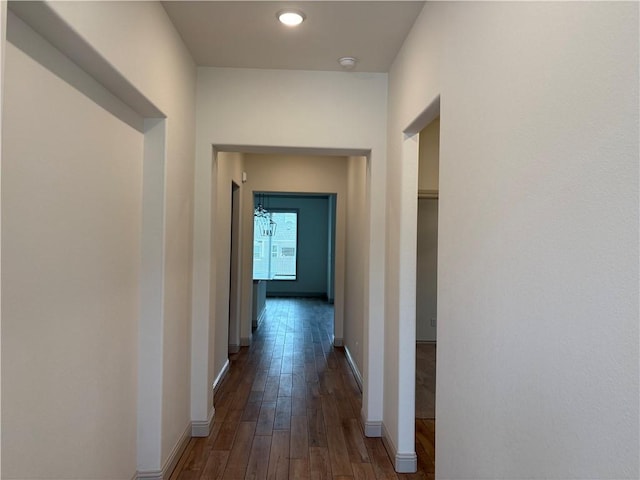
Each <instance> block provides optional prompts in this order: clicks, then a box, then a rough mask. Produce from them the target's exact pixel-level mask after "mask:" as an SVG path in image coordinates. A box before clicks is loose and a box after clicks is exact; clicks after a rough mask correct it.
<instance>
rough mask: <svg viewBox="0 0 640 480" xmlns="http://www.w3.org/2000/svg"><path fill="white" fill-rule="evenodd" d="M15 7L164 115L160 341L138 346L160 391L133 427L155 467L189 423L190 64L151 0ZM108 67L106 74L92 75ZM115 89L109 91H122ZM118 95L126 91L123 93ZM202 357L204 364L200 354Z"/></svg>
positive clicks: (141, 460)
mask: <svg viewBox="0 0 640 480" xmlns="http://www.w3.org/2000/svg"><path fill="white" fill-rule="evenodd" d="M16 8H18V6H16ZM19 8H20V9H23V8H24V9H35V10H38V9H40V10H42V9H45V10H46V11H48V12H53V15H54V16H55V18H56V22H57V23H56V25H58V24H61V25H62V26H61V27H60V28H58V27H56V29H58V30H60V31H58V32H56V31H53V32H51V31H50V32H49V33H52V34H56V33H60V35H61V37H60V38H62V39H63V40H64V38H67V39H68V38H69V37H68V34H69V32H72V33H71V34H72V35H73V36H77V37H79V38H81V39H82V43H83V44H86V45H87V46H88V48H87V49H85V50H84V53H85V54H87V52H89V55H90V58H87V57H85V58H84V60H85V61H86V63H87V64H88V66H89V67H91V65H93V66H94V67H96V65H97V67H96V68H93V69H92V71H93V72H94V74H96V75H98V80H99V81H101V82H102V81H103V80H104V81H105V84H107V83H109V82H108V81H107V80H109V78H110V79H113V78H114V74H113V72H114V71H116V72H117V75H115V77H117V78H118V79H120V80H122V81H121V82H120V85H126V86H127V88H129V94H130V93H131V92H135V93H134V94H133V96H134V97H135V96H137V97H139V98H144V101H143V102H142V103H143V104H145V105H146V106H147V107H149V106H151V107H149V108H147V111H155V112H161V114H162V115H161V116H164V117H166V118H167V120H166V121H167V131H166V145H165V147H166V149H165V151H166V158H164V161H165V170H164V175H165V178H166V183H165V189H164V192H163V197H164V201H163V206H162V212H161V214H162V222H163V223H162V225H163V228H162V229H161V230H160V231H159V232H155V235H156V237H157V236H158V235H160V236H161V237H162V238H161V245H162V247H163V250H161V254H162V255H163V257H162V264H161V265H160V268H159V271H160V272H161V273H160V274H161V275H162V281H161V283H162V284H163V285H164V290H163V296H162V298H161V300H160V302H161V304H160V305H159V309H160V311H161V312H162V318H161V321H160V325H162V327H161V329H162V331H161V332H154V333H156V334H157V338H159V339H160V341H161V343H160V345H159V346H158V348H157V350H154V351H145V352H138V353H139V354H140V355H143V356H144V355H147V356H149V355H151V356H153V355H155V362H154V364H156V365H158V364H160V365H161V377H160V378H158V379H157V381H155V380H154V381H153V382H152V383H153V385H152V387H153V388H152V389H151V390H147V389H145V390H144V391H140V392H139V394H140V395H151V396H152V397H153V398H156V399H157V398H160V401H159V406H158V409H159V410H160V411H158V412H157V413H158V415H157V417H156V418H157V419H158V420H157V422H156V423H155V424H154V425H149V426H148V427H149V428H148V429H147V428H142V429H140V430H139V434H140V435H141V437H140V440H139V444H140V445H144V446H145V447H148V451H147V450H145V452H144V455H142V452H141V451H140V450H139V452H138V453H139V456H138V469H140V470H142V471H147V472H157V471H159V470H160V469H161V468H162V466H163V465H164V464H165V463H166V461H167V460H168V459H169V456H170V454H171V453H172V452H173V451H174V448H175V447H176V446H177V445H178V444H179V442H180V441H181V439H182V438H183V436H184V434H185V433H188V430H187V429H188V428H189V426H190V402H189V394H190V382H189V380H190V374H189V372H190V363H191V358H190V342H191V336H190V332H191V330H190V326H189V319H190V316H191V267H192V263H191V262H192V256H191V246H192V210H193V172H194V162H193V159H194V132H195V126H194V120H195V115H194V112H195V103H194V100H195V66H194V63H193V60H192V59H191V57H190V55H189V53H188V51H187V50H186V48H185V47H184V45H183V43H182V41H181V39H180V37H179V35H178V34H177V32H176V31H175V29H174V28H173V25H172V24H171V22H170V21H169V19H168V17H167V15H166V13H165V11H164V9H163V8H162V6H161V5H160V4H159V3H156V2H49V3H47V4H46V5H44V6H41V5H40V4H34V5H33V6H31V5H20V6H19ZM38 15H39V14H38V12H36V14H35V17H36V18H35V20H36V21H37V20H38V19H39V20H40V22H39V24H40V26H42V27H43V28H47V26H48V25H47V22H43V21H42V20H43V18H45V17H42V16H40V17H39V18H38ZM47 18H48V17H47ZM49 25H50V24H49ZM65 29H66V30H65ZM62 30H65V31H62ZM114 32H117V35H116V34H114ZM65 36H66V37H65ZM64 43H65V42H64V41H62V42H61V44H63V45H64ZM77 45H79V42H72V44H67V45H66V46H67V47H69V49H70V52H71V53H73V51H72V50H73V49H74V48H76V47H77ZM76 53H77V52H76ZM109 69H110V71H111V73H110V75H111V77H109V78H107V77H104V78H102V77H100V76H99V75H101V74H102V73H104V72H105V71H106V70H109ZM105 75H106V74H105ZM110 85H113V83H110ZM116 90H117V91H114V92H113V93H115V94H116V95H120V94H123V92H122V91H121V90H118V89H116ZM123 98H131V95H128V94H127V92H125V94H123ZM62 111H63V112H65V110H64V109H62ZM148 233H149V232H148ZM147 247H148V245H147V246H145V245H143V246H142V248H143V249H146V248H147ZM202 361H203V362H205V363H206V357H205V359H203V360H202ZM139 373H140V377H139V378H147V377H145V372H139ZM202 383H205V379H203V380H202ZM203 403H205V402H203ZM205 415H206V414H205ZM156 430H157V431H160V432H161V438H158V437H157V435H155V436H154V435H151V436H149V432H150V431H156Z"/></svg>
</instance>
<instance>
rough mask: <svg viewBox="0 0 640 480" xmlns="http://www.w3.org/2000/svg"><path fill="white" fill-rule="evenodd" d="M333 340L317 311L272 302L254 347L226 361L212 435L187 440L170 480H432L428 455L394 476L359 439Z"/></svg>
mask: <svg viewBox="0 0 640 480" xmlns="http://www.w3.org/2000/svg"><path fill="white" fill-rule="evenodd" d="M332 330H333V307H332V306H331V305H328V304H327V303H326V302H324V301H321V300H316V299H280V298H278V299H269V300H268V303H267V314H266V316H265V319H264V320H263V322H262V324H261V325H260V327H259V328H258V329H257V330H255V331H254V336H253V344H252V346H251V347H250V348H242V349H241V350H240V352H239V353H237V354H235V355H232V356H231V358H230V361H231V367H230V370H229V373H228V375H227V377H226V378H225V380H224V381H223V383H222V385H221V387H220V388H219V390H218V392H216V395H215V407H216V412H215V419H214V425H213V428H212V431H211V434H210V435H209V437H208V438H193V439H191V441H190V443H189V445H188V446H187V449H186V450H185V453H184V454H183V456H182V458H181V459H180V462H179V463H178V466H177V468H176V470H175V472H174V473H173V475H172V476H171V480H196V479H197V480H200V479H207V480H213V479H245V478H247V479H266V478H269V479H287V478H291V479H336V480H337V479H350V478H353V479H397V478H399V479H407V480H409V479H433V478H434V473H433V469H432V468H430V467H429V466H431V467H432V465H433V461H432V459H433V453H434V452H433V451H430V452H428V451H420V447H419V449H418V454H419V455H420V456H421V458H420V460H419V468H421V470H419V471H418V473H416V474H403V475H399V474H396V473H395V472H394V470H393V466H392V463H391V461H390V460H389V457H388V455H387V452H386V450H385V448H384V446H383V444H382V440H381V439H379V438H366V437H364V435H363V431H362V426H361V423H360V420H359V417H360V409H361V402H362V395H361V393H360V390H359V389H358V385H357V383H356V381H355V378H354V376H353V373H352V371H351V368H350V367H349V364H348V362H347V360H346V357H345V355H344V352H343V350H342V349H339V348H333V346H332V342H331V339H332ZM418 437H420V435H418ZM429 443H430V444H431V445H433V439H427V441H426V444H429ZM422 450H424V448H423V449H422ZM425 460H426V461H425Z"/></svg>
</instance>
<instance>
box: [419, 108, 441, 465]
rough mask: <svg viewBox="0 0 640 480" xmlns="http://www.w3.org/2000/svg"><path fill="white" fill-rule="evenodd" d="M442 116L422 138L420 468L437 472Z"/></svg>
mask: <svg viewBox="0 0 640 480" xmlns="http://www.w3.org/2000/svg"><path fill="white" fill-rule="evenodd" d="M439 145H440V119H439V118H436V119H435V120H433V121H432V122H430V123H429V124H428V125H427V126H426V127H424V128H423V129H422V130H421V131H420V134H419V142H418V218H417V242H416V244H417V251H416V390H415V392H416V393H415V395H416V403H415V405H416V415H415V416H416V420H415V422H416V425H415V426H416V453H417V455H418V463H419V468H420V469H422V470H424V471H427V472H433V473H435V428H436V358H437V320H438V308H437V297H438V295H437V294H438V203H439V201H438V197H439V182H438V180H439Z"/></svg>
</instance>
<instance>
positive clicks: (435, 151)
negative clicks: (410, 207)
mask: <svg viewBox="0 0 640 480" xmlns="http://www.w3.org/2000/svg"><path fill="white" fill-rule="evenodd" d="M418 153H419V156H418V190H419V191H426V192H437V191H438V171H439V169H440V118H436V119H435V120H434V121H433V122H431V123H429V125H427V126H426V127H424V128H423V129H422V131H421V132H420V137H419V139H418Z"/></svg>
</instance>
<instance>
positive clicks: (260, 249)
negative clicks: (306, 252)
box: [253, 210, 298, 280]
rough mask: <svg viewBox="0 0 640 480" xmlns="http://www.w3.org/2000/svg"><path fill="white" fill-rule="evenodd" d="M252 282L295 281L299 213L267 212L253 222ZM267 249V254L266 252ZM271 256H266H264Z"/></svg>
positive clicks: (286, 211)
mask: <svg viewBox="0 0 640 480" xmlns="http://www.w3.org/2000/svg"><path fill="white" fill-rule="evenodd" d="M253 222H254V223H253V238H254V240H253V245H254V246H253V278H254V279H255V280H295V279H296V278H297V277H296V274H297V272H296V266H297V254H298V212H297V211H295V210H277V211H270V212H269V213H268V214H267V215H266V217H262V218H260V217H254V218H253ZM265 249H266V250H265ZM265 251H266V252H271V255H269V254H268V253H267V254H266V255H265V254H264V252H265Z"/></svg>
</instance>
